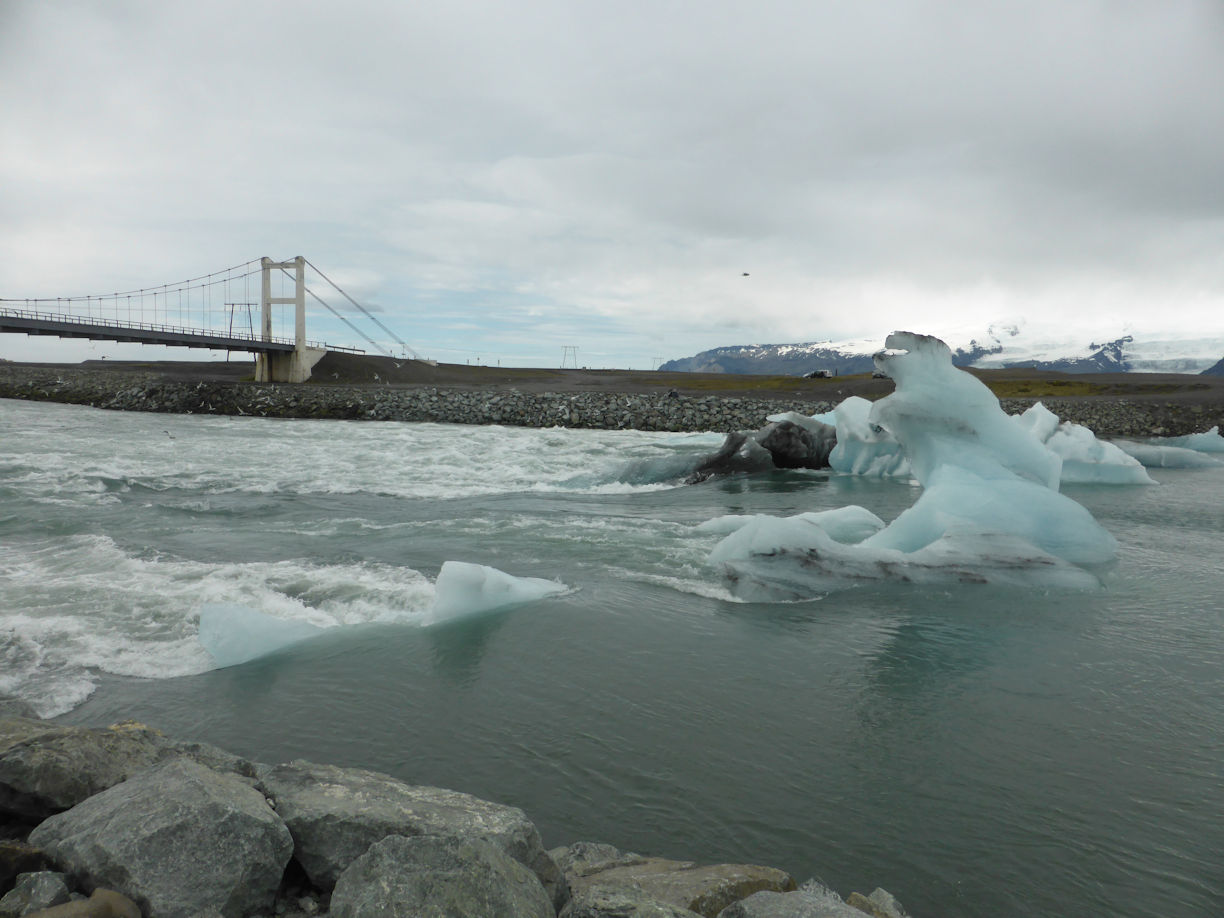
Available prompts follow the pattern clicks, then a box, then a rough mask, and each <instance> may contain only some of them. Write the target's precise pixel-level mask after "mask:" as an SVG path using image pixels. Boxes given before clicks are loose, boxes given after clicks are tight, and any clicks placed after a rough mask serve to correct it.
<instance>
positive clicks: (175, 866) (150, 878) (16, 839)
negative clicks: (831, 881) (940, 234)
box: [0, 698, 905, 918]
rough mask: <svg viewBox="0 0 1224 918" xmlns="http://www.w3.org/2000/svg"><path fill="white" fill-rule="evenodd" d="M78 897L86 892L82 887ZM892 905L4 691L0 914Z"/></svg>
mask: <svg viewBox="0 0 1224 918" xmlns="http://www.w3.org/2000/svg"><path fill="white" fill-rule="evenodd" d="M87 897H88V898H87ZM27 915H36V916H41V918H86V916H93V918H107V916H110V918H141V916H145V918H218V916H220V918H255V916H267V918H272V916H277V918H307V916H322V915H335V916H337V918H395V916H404V918H408V916H412V918H458V916H463V918H518V916H522V918H699V916H700V918H863V916H864V915H869V916H873V918H905V911H904V910H903V909H902V907H901V906H900V904H899V903H898V902H897V901H896V899H895V898H893V896H892V895H890V894H889V893H888V892H886V891H885V890H883V889H876V890H874V891H873V892H872V893H871V894H870V895H863V894H861V893H851V894H850V895H849V896H847V897H846V898H845V899H842V898H841V897H839V896H838V895H837V894H836V893H833V892H832V891H830V890H829V889H827V888H826V887H824V886H823V885H821V884H819V883H817V882H815V881H809V882H807V883H804V884H803V885H802V886H800V885H798V884H796V882H795V880H794V879H793V878H792V877H791V876H790V875H788V874H787V873H785V872H784V871H782V870H778V869H776V868H772V867H765V866H758V865H748V864H716V865H699V864H696V863H693V862H690V861H675V860H667V859H664V858H658V857H645V856H642V855H638V854H632V853H628V852H623V851H619V850H617V849H616V848H614V847H612V846H610V845H605V844H599V843H593V842H575V843H572V844H569V845H565V846H562V847H558V848H553V849H551V850H545V849H544V847H543V845H542V843H541V840H540V835H539V832H538V831H537V830H536V828H535V826H534V825H532V823H531V822H530V820H529V819H528V818H527V816H526V814H524V813H523V811H522V810H519V809H517V808H514V807H509V806H503V805H501V804H497V803H492V802H489V801H486V800H480V799H478V798H476V797H472V796H470V795H468V794H463V793H459V792H457V791H451V790H445V789H443V788H436V787H423V786H413V785H409V784H405V783H403V782H401V781H398V780H396V779H395V778H392V777H390V776H388V775H383V774H378V773H375V772H370V771H365V770H362V769H357V768H339V767H336V766H331V765H318V764H313V763H310V762H305V761H295V762H289V763H283V764H279V765H266V764H262V763H258V762H251V761H248V760H246V759H243V758H240V757H238V756H235V755H232V754H230V753H228V752H225V751H224V750H221V749H218V748H216V747H213V746H209V745H206V744H201V743H189V742H179V741H175V740H172V739H169V738H167V737H165V736H163V735H162V734H161V733H159V732H158V731H156V730H153V729H151V728H149V727H146V726H143V725H141V724H136V723H131V722H128V723H120V724H115V725H113V726H110V727H106V728H98V729H94V728H86V727H74V726H67V725H62V724H56V723H53V722H49V721H43V720H39V719H37V718H36V717H35V716H34V714H33V712H32V711H31V710H30V709H29V708H28V707H27V706H25V705H24V704H23V703H21V702H19V701H16V700H13V699H5V698H0V918H25V916H27Z"/></svg>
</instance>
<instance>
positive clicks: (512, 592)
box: [431, 561, 569, 624]
mask: <svg viewBox="0 0 1224 918" xmlns="http://www.w3.org/2000/svg"><path fill="white" fill-rule="evenodd" d="M434 590H435V593H434V605H433V612H432V615H431V624H436V623H437V622H440V621H445V620H447V619H452V618H457V617H459V616H463V615H474V614H476V613H479V612H491V611H493V610H494V609H504V608H507V607H509V606H518V605H522V604H523V603H528V602H535V601H536V600H537V599H543V598H544V597H545V596H552V595H555V594H557V593H564V592H567V591H568V590H569V587H567V586H566V585H565V584H563V583H558V582H557V581H555V580H542V579H540V578H538V577H515V576H512V575H511V574H507V573H505V572H504V571H499V570H498V569H497V568H495V567H485V566H484V565H481V564H469V563H468V562H466V561H447V562H445V563H444V564H443V565H442V569H441V570H440V571H438V579H437V581H436V583H435V586H434Z"/></svg>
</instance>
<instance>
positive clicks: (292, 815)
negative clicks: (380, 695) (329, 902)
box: [260, 762, 569, 907]
mask: <svg viewBox="0 0 1224 918" xmlns="http://www.w3.org/2000/svg"><path fill="white" fill-rule="evenodd" d="M260 781H261V783H262V786H263V787H264V789H265V791H266V792H267V794H268V795H269V796H270V797H272V799H273V800H275V802H276V808H277V812H278V813H279V814H280V816H281V818H282V819H284V821H285V824H286V825H287V826H288V827H289V831H290V832H292V833H293V839H294V843H295V845H296V853H295V856H296V858H297V860H298V862H299V863H300V864H301V865H302V867H303V868H304V869H305V870H306V873H307V875H308V876H309V877H310V879H311V882H313V883H314V884H315V885H316V886H318V887H320V888H321V889H329V888H331V887H332V886H333V885H334V884H335V883H336V880H337V878H338V877H339V876H340V874H341V873H342V872H343V871H344V870H345V869H346V868H347V867H348V866H349V864H351V863H352V862H353V861H354V860H356V859H357V858H358V857H360V856H361V855H362V854H364V853H365V852H366V850H367V849H369V847H370V846H371V845H372V844H374V843H375V842H378V841H381V840H382V839H384V838H386V837H387V836H389V835H402V836H419V835H435V836H443V837H449V838H479V839H484V840H485V841H489V842H491V843H493V844H494V845H496V846H497V847H498V848H500V849H501V850H503V851H504V852H505V853H506V854H507V855H508V856H510V857H511V858H513V859H514V860H516V861H518V862H519V863H520V864H522V865H523V866H525V867H527V868H528V869H529V870H531V871H532V872H533V873H535V875H536V876H537V877H538V878H539V881H540V883H541V884H542V885H543V886H544V888H545V889H546V890H547V891H548V894H549V896H550V897H551V898H552V900H553V901H554V903H555V904H556V906H557V907H560V906H561V905H562V904H564V902H565V901H566V899H568V897H569V896H568V889H567V887H566V885H565V879H564V877H563V876H562V874H561V871H560V870H559V869H558V868H557V865H556V864H555V863H554V862H553V859H552V858H551V857H549V856H548V852H546V851H545V850H544V847H543V845H542V844H541V843H540V834H539V832H537V831H536V827H535V826H534V825H532V823H531V822H530V821H529V820H528V819H527V817H526V815H524V813H523V811H522V810H520V809H517V808H515V807H509V806H502V805H500V804H497V803H490V802H488V801H487V800H480V799H478V798H476V797H472V796H470V795H468V794H462V793H459V792H458V791H452V790H444V789H442V788H437V787H418V786H412V785H408V784H404V783H403V782H401V781H397V780H395V779H394V778H392V777H390V776H389V775H383V774H378V773H376V772H372V771H365V770H362V769H358V768H337V767H335V766H333V765H315V764H312V763H310V762H290V763H289V764H287V765H277V766H275V767H272V768H268V769H265V770H262V771H261V772H260Z"/></svg>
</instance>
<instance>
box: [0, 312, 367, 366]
mask: <svg viewBox="0 0 1224 918" xmlns="http://www.w3.org/2000/svg"><path fill="white" fill-rule="evenodd" d="M0 314H2V315H6V316H12V317H14V318H21V319H34V320H36V321H42V322H63V323H65V324H71V325H82V326H88V327H90V328H102V329H105V328H122V329H125V330H128V331H157V332H168V333H172V334H180V335H196V336H198V337H201V338H228V339H230V340H233V341H251V342H269V343H272V344H288V345H291V346H292V345H293V344H294V343H295V340H294V339H293V338H278V337H272V338H262V337H260V336H258V335H253V334H247V333H243V332H232V331H224V330H218V329H215V328H191V327H189V326H182V325H164V324H161V323H158V322H136V321H132V320H130V319H129V320H127V321H124V320H121V319H116V320H114V321H111V320H102V319H99V318H96V317H94V316H81V315H74V314H72V313H63V312H43V311H42V310H38V309H23V308H17V307H13V306H5V305H0ZM306 346H307V347H317V348H324V349H326V350H329V351H349V352H351V353H357V354H360V353H364V352H363V351H361V350H359V349H358V348H351V347H336V346H335V345H327V344H324V343H322V342H319V341H308V342H306Z"/></svg>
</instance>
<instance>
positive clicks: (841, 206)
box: [0, 0, 1224, 368]
mask: <svg viewBox="0 0 1224 918" xmlns="http://www.w3.org/2000/svg"><path fill="white" fill-rule="evenodd" d="M0 106H2V108H0V112H2V114H0V297H35V296H38V297H55V296H69V295H78V294H96V293H102V292H110V291H114V290H127V289H131V288H136V287H143V286H152V285H155V284H161V283H166V282H169V281H175V280H179V279H182V278H187V277H194V276H197V275H202V274H205V273H208V272H209V271H214V270H218V269H222V268H225V267H227V266H229V265H233V264H238V263H241V262H245V261H247V260H248V259H252V258H258V257H259V256H262V255H269V256H271V257H273V258H276V259H282V258H283V259H288V258H291V257H292V256H294V255H298V254H302V255H305V256H306V257H307V258H308V259H310V260H311V261H312V262H313V263H314V264H316V265H318V266H319V267H320V268H322V269H323V270H324V271H326V272H327V273H328V274H329V275H330V276H331V277H332V278H333V279H335V280H336V281H337V282H338V283H340V285H341V286H342V287H344V288H345V289H346V290H348V292H349V293H351V294H352V295H353V296H354V297H355V298H357V299H358V300H360V301H362V302H363V303H366V304H368V305H370V306H371V307H374V308H378V309H381V310H382V311H383V313H382V319H383V321H384V322H385V323H386V324H387V325H388V326H389V327H391V328H392V329H393V330H395V331H396V332H397V333H398V334H399V335H400V336H401V337H403V338H404V339H406V340H407V341H408V342H409V343H410V344H411V345H412V346H413V348H415V349H416V350H417V351H419V352H422V353H424V354H425V355H427V356H431V357H434V358H437V359H440V360H444V361H451V362H459V363H462V362H464V361H465V360H470V361H473V362H474V361H476V360H480V361H481V362H486V363H493V362H494V361H496V360H500V361H501V362H502V363H503V364H507V365H508V364H520V365H521V364H536V365H556V364H558V363H560V360H561V357H562V348H564V347H577V348H578V349H579V351H578V353H579V362H580V363H582V364H589V365H591V366H631V367H635V368H648V367H650V366H651V365H652V363H653V361H654V360H655V358H658V357H663V358H673V357H681V356H687V355H690V354H693V353H695V352H696V351H698V350H701V349H704V348H707V347H711V346H716V345H722V344H747V343H763V342H786V341H814V340H822V339H829V338H832V339H840V338H847V337H861V336H881V337H882V336H883V335H884V334H885V333H887V332H888V331H890V330H892V329H894V328H901V327H905V328H911V329H914V330H917V331H933V332H937V333H938V332H940V331H942V330H943V329H945V328H948V327H951V326H958V325H959V326H964V325H981V326H983V327H984V326H985V325H986V323H988V322H990V321H992V320H996V319H1011V318H1015V317H1027V318H1028V319H1029V320H1030V321H1031V322H1034V323H1046V322H1067V321H1074V322H1075V323H1076V324H1077V325H1080V326H1083V327H1084V328H1085V329H1087V330H1089V331H1092V332H1094V333H1095V332H1096V331H1098V330H1099V331H1100V332H1102V333H1104V332H1111V331H1114V330H1121V329H1123V328H1126V329H1131V330H1139V331H1146V330H1160V329H1164V328H1169V329H1170V330H1182V329H1190V330H1192V331H1193V330H1199V329H1201V330H1203V331H1204V332H1208V331H1210V332H1211V333H1212V334H1214V335H1220V334H1222V333H1224V3H1221V2H1219V0H1149V2H1142V0H1112V2H1107V0H1099V2H1092V0H1083V2H1081V0H997V2H990V0H987V2H982V3H972V4H970V3H962V2H943V3H941V2H922V0H914V2H906V0H893V2H886V3H876V2H854V3H851V2H844V0H838V2H831V0H830V2H821V0H804V2H772V0H754V2H736V3H731V2H720V0H701V2H684V3H680V2H667V0H650V2H636V0H617V2H584V0H559V2H551V0H519V2H514V0H499V2H469V0H446V2H401V0H394V2H393V0H346V2H345V3H337V2H327V3H319V2H294V3H288V2H285V3H268V2H260V0H241V2H230V0H209V2H198V0H193V2H178V0H156V2H134V0H105V2H103V0H88V2H86V0H81V2H68V0H2V2H0ZM745 272H747V276H745ZM311 323H312V326H311V329H310V333H311V337H324V338H326V339H327V340H329V341H333V342H340V343H353V344H358V345H360V344H361V343H362V342H361V341H359V340H354V336H353V334H352V333H351V332H349V331H348V330H347V329H346V328H343V327H339V328H337V329H335V330H333V327H332V326H330V325H329V324H327V323H326V322H325V321H323V320H322V318H321V317H314V316H312V318H311ZM370 331H371V333H374V332H376V330H375V329H372V328H371V329H370ZM376 337H379V336H378V335H376ZM382 337H385V336H382ZM104 353H105V354H110V355H114V356H119V355H123V354H130V353H131V352H130V351H121V350H119V349H116V348H114V347H112V346H110V345H105V344H101V343H99V344H97V345H92V346H91V345H88V344H86V343H84V342H65V341H60V340H59V339H53V338H42V339H39V338H27V337H26V336H24V335H11V334H5V335H0V357H8V358H10V359H63V360H69V359H79V358H80V357H95V356H100V355H102V354H104ZM138 353H139V354H140V356H142V357H144V358H146V359H165V358H166V357H167V356H169V354H170V352H168V351H166V350H165V349H162V348H144V349H143V350H140V351H138ZM55 355H58V356H55ZM199 356H203V355H202V354H201V355H199Z"/></svg>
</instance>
